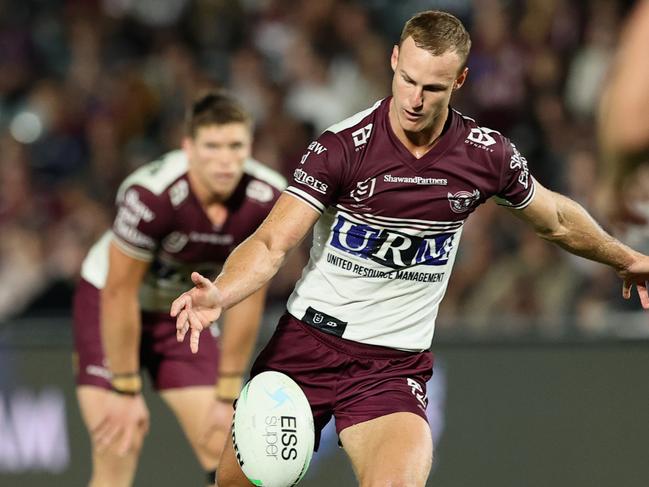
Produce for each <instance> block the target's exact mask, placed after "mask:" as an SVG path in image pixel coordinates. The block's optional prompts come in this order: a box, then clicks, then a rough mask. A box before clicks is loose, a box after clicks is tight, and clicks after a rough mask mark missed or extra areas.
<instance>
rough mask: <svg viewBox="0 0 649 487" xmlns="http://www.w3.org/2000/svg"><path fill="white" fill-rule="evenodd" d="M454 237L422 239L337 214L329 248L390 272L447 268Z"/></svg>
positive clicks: (431, 236) (444, 234)
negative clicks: (427, 266) (419, 267)
mask: <svg viewBox="0 0 649 487" xmlns="http://www.w3.org/2000/svg"><path fill="white" fill-rule="evenodd" d="M454 237H455V234H454V233H440V234H431V235H423V236H415V235H407V234H405V233H402V232H397V231H394V230H386V229H383V228H377V227H373V226H371V225H367V224H364V223H356V222H352V221H349V220H348V219H346V218H345V217H344V216H342V215H340V214H338V215H337V219H336V222H335V224H334V227H333V231H332V233H331V241H330V242H329V244H330V245H331V246H332V247H334V248H336V249H339V250H342V251H343V252H347V253H349V254H352V255H356V256H358V257H361V258H363V259H368V260H371V261H373V262H376V263H378V264H381V265H384V266H386V267H390V268H391V269H403V268H406V267H411V266H413V265H434V266H440V265H445V264H446V263H447V262H448V259H449V257H450V255H451V251H452V250H453V247H454V245H455V238H454Z"/></svg>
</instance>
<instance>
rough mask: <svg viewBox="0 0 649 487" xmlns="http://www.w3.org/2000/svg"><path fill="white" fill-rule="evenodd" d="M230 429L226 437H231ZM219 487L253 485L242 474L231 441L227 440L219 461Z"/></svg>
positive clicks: (247, 486) (245, 486) (248, 486)
mask: <svg viewBox="0 0 649 487" xmlns="http://www.w3.org/2000/svg"><path fill="white" fill-rule="evenodd" d="M231 435H232V430H230V431H229V432H228V439H229V438H231ZM217 479H218V480H217V484H218V486H219V487H250V486H251V485H253V484H252V483H251V482H250V481H249V480H248V479H247V478H246V476H245V475H244V474H243V471H242V470H241V467H239V462H238V461H237V456H236V454H235V452H234V446H233V445H232V441H227V442H226V444H225V448H224V450H223V455H221V461H220V462H219V471H218V477H217Z"/></svg>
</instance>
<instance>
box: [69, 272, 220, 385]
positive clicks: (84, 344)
mask: <svg viewBox="0 0 649 487" xmlns="http://www.w3.org/2000/svg"><path fill="white" fill-rule="evenodd" d="M73 321H74V348H75V352H76V356H77V359H76V364H75V369H76V370H75V375H76V382H77V384H78V385H93V386H98V387H103V388H104V389H110V383H109V382H108V369H107V367H106V363H105V357H104V352H103V350H102V345H101V332H100V328H99V326H100V325H99V290H98V289H97V288H96V287H94V286H93V285H92V284H90V283H88V282H86V281H84V280H82V281H81V282H80V283H79V285H78V286H77V290H76V293H75V296H74V312H73ZM218 359H219V354H218V348H217V346H216V340H215V339H214V337H213V336H212V335H211V334H210V333H209V332H204V333H201V338H200V346H199V349H198V353H197V354H196V355H194V354H192V353H191V351H190V349H189V343H188V342H187V340H185V341H184V342H183V343H178V342H177V341H176V323H175V320H174V319H172V318H171V316H169V314H168V313H148V312H144V313H142V335H141V339H140V364H141V366H142V368H144V369H146V370H147V371H148V373H149V375H150V376H151V380H152V383H153V386H154V387H155V388H156V389H157V390H162V389H173V388H177V387H190V386H200V385H214V384H215V382H216V373H217V367H218Z"/></svg>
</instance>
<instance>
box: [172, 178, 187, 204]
mask: <svg viewBox="0 0 649 487" xmlns="http://www.w3.org/2000/svg"><path fill="white" fill-rule="evenodd" d="M187 196H189V185H188V184H187V181H185V180H184V179H181V180H180V181H178V182H177V183H176V184H174V185H173V186H172V187H171V188H170V189H169V198H170V199H171V204H172V205H173V206H178V205H179V204H180V203H182V202H183V201H185V199H187Z"/></svg>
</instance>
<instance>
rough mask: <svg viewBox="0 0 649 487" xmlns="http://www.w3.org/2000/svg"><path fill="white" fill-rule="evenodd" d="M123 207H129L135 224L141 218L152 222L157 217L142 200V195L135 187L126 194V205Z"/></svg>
mask: <svg viewBox="0 0 649 487" xmlns="http://www.w3.org/2000/svg"><path fill="white" fill-rule="evenodd" d="M123 207H126V208H128V210H129V213H130V215H131V217H132V218H133V222H134V224H137V223H138V222H139V221H140V220H144V221H145V222H150V221H152V220H153V219H154V218H155V213H153V212H152V211H151V210H150V209H149V207H148V206H147V205H145V204H144V203H143V202H142V201H140V195H139V194H138V192H137V191H136V190H135V189H129V190H128V191H127V192H126V194H125V195H124V205H123Z"/></svg>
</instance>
